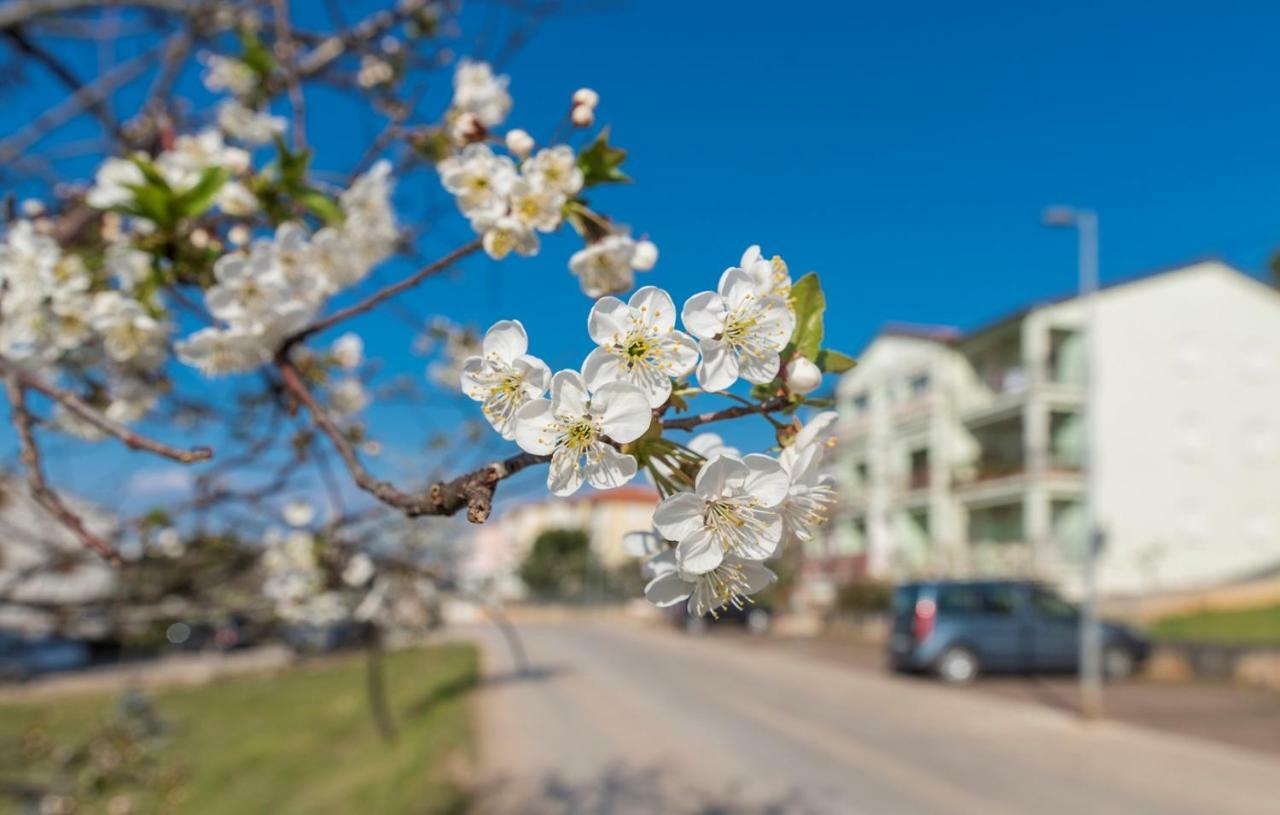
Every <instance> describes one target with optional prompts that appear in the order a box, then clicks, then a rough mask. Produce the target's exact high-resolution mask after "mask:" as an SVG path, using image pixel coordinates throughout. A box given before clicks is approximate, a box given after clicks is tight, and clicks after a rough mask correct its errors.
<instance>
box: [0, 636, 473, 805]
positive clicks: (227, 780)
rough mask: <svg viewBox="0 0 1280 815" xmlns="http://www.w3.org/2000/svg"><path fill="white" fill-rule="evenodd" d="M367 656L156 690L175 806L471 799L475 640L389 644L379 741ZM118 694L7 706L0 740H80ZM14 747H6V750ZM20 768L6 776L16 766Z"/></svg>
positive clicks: (1, 714) (162, 755)
mask: <svg viewBox="0 0 1280 815" xmlns="http://www.w3.org/2000/svg"><path fill="white" fill-rule="evenodd" d="M364 668H365V663H364V659H363V655H361V654H352V655H350V656H343V657H339V658H336V659H332V660H324V661H322V662H317V663H313V664H310V665H303V666H300V667H296V668H291V669H289V670H287V671H284V672H281V673H279V674H276V675H269V676H251V677H239V678H233V679H227V680H223V681H220V682H217V683H215V684H210V685H206V686H203V687H196V688H183V689H173V690H166V691H161V692H159V693H157V694H156V695H155V697H154V701H155V707H156V710H157V712H158V714H159V716H160V718H161V719H162V720H163V722H164V723H165V724H166V725H167V726H168V727H169V728H170V731H169V735H168V737H167V740H166V742H165V743H164V744H163V746H162V747H161V749H160V751H159V753H158V760H159V763H160V764H161V765H163V766H164V768H165V771H166V772H170V771H175V772H177V773H178V774H180V777H181V781H180V786H179V796H180V797H179V803H178V805H177V807H176V811H179V812H182V813H196V814H197V815H198V814H199V813H219V815H221V813H257V812H264V813H265V812H270V813H273V814H274V815H289V813H330V812H332V813H368V814H369V815H373V814H374V813H378V814H379V815H381V814H382V813H389V814H395V813H415V815H416V814H417V813H442V812H461V811H464V810H465V808H466V797H465V793H464V792H463V791H462V789H461V788H460V787H459V786H458V784H457V781H456V779H454V778H451V777H450V773H449V772H448V769H447V766H446V765H448V764H449V763H450V762H451V761H454V760H457V759H458V758H459V757H461V756H465V755H466V754H469V753H470V751H471V750H472V746H473V745H472V732H471V720H470V712H469V708H468V703H467V700H466V695H467V691H468V690H469V689H470V688H471V687H472V686H474V684H475V682H476V679H477V672H478V659H477V655H476V652H475V650H474V649H473V648H471V647H469V646H463V645H448V646H440V647H432V648H424V649H416V650H409V651H399V652H395V653H391V654H388V655H387V656H386V665H385V674H386V677H387V691H388V696H389V699H390V706H391V708H392V711H393V714H394V716H395V719H396V723H397V726H398V728H399V738H398V739H397V741H396V743H395V744H393V745H388V744H385V743H384V742H383V741H382V740H381V739H380V737H379V736H378V733H377V731H376V729H375V727H374V724H373V721H372V720H371V718H370V716H369V712H368V701H367V698H366V696H365V693H364V688H365V684H364ZM115 705H116V697H114V696H98V697H74V698H70V699H60V700H41V701H39V702H31V703H22V704H14V703H6V704H0V744H2V743H3V742H5V741H10V742H13V741H14V740H18V739H22V738H24V737H30V735H31V734H32V733H33V732H40V731H43V733H45V734H47V735H48V736H49V737H50V738H52V739H53V740H54V741H55V743H59V744H61V743H70V742H72V741H74V740H75V739H76V737H77V736H79V737H80V738H83V737H84V734H86V733H88V732H91V731H93V730H94V729H95V728H96V727H98V726H100V724H101V723H102V722H103V721H104V720H105V719H106V718H107V717H108V716H110V715H111V713H112V711H113V710H114V709H115ZM14 749H15V746H14V744H12V743H11V744H10V745H7V746H3V749H0V756H3V755H10V756H12V755H14V753H13V752H12V750H14ZM0 763H2V762H0ZM10 769H11V768H6V769H5V771H4V772H3V775H4V776H6V777H11V772H10ZM141 795H142V797H141V799H140V800H139V802H140V803H143V804H144V806H143V807H140V808H138V809H136V810H135V811H139V812H149V811H166V809H167V808H165V807H162V806H159V805H158V804H157V802H156V800H155V793H154V792H153V791H143V792H142V793H141ZM148 796H150V797H148ZM6 805H8V802H0V808H2V807H3V806H6ZM101 806H102V802H101V801H98V802H95V805H94V806H92V807H90V808H89V809H88V810H87V811H102V810H101ZM0 811H2V810H0Z"/></svg>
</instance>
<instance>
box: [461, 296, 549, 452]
mask: <svg viewBox="0 0 1280 815" xmlns="http://www.w3.org/2000/svg"><path fill="white" fill-rule="evenodd" d="M482 348H483V354H482V355H481V356H474V357H469V358H468V359H467V360H466V361H465V362H464V363H463V364H462V375H461V384H462V392H463V393H465V394H466V395H467V396H469V397H471V398H472V399H474V400H476V401H477V402H480V403H482V408H481V409H482V411H483V412H484V417H485V419H487V420H488V421H489V424H491V425H492V426H493V429H494V430H497V431H498V432H499V433H500V434H502V437H503V438H504V439H513V438H515V433H516V430H515V424H514V419H515V416H516V413H517V411H519V410H520V408H522V407H524V405H525V404H526V403H528V402H529V400H531V399H537V398H538V397H540V396H542V395H543V394H544V393H546V392H547V388H548V387H549V386H550V385H551V369H550V368H548V367H547V364H546V363H545V362H543V361H542V360H540V359H538V358H537V357H535V356H530V355H529V354H527V353H526V352H527V351H528V350H529V335H528V334H526V333H525V330H524V326H523V325H521V323H520V321H519V320H501V321H499V322H497V323H494V324H493V326H492V327H491V328H490V329H489V330H488V331H487V332H485V335H484V344H483V347H482Z"/></svg>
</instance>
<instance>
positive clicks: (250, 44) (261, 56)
mask: <svg viewBox="0 0 1280 815" xmlns="http://www.w3.org/2000/svg"><path fill="white" fill-rule="evenodd" d="M240 45H241V47H242V48H243V49H244V51H243V52H242V53H241V54H240V61H241V62H243V63H244V64H245V65H248V66H249V67H250V68H251V69H253V72H254V73H255V74H257V75H258V76H260V77H263V78H266V77H267V76H270V74H271V72H272V71H274V70H275V67H276V61H275V57H273V56H271V50H270V49H268V48H267V47H266V46H265V45H263V44H262V40H260V39H258V35H257V34H255V33H254V31H253V30H252V29H250V28H244V29H241V31H240Z"/></svg>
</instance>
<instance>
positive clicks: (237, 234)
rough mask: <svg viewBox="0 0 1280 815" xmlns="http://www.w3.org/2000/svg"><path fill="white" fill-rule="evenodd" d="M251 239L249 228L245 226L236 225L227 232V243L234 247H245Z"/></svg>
mask: <svg viewBox="0 0 1280 815" xmlns="http://www.w3.org/2000/svg"><path fill="white" fill-rule="evenodd" d="M251 238H252V234H251V233H250V232H249V227H247V226H245V225H244V224H236V225H235V226H233V227H231V228H230V229H228V230H227V241H228V242H229V243H230V244H231V245H232V246H244V245H245V244H246V243H248V242H249V240H250V239H251Z"/></svg>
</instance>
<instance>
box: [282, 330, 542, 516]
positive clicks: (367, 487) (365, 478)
mask: <svg viewBox="0 0 1280 815" xmlns="http://www.w3.org/2000/svg"><path fill="white" fill-rule="evenodd" d="M276 366H277V367H278V368H279V369H280V379H281V382H282V383H283V385H284V388H285V390H286V391H288V392H289V393H290V394H292V395H293V397H294V398H295V399H297V400H298V402H299V403H300V404H301V405H302V406H303V407H305V408H306V409H307V411H308V412H309V413H310V414H311V420H312V422H314V423H315V425H316V427H318V428H319V429H320V431H321V432H322V433H324V434H325V435H326V436H328V437H329V441H331V442H332V443H333V446H334V448H335V449H336V450H337V451H338V455H339V457H340V458H341V459H342V461H343V463H344V464H346V466H347V470H348V471H349V472H350V473H351V478H352V479H353V480H354V481H355V482H356V486H358V487H359V488H360V489H362V490H364V491H365V492H367V493H369V494H370V495H372V496H373V497H374V498H377V499H378V500H379V501H381V502H382V503H384V504H387V505H388V506H392V507H395V508H396V509H398V510H400V511H401V512H403V513H404V514H405V515H407V516H409V517H411V518H413V517H418V516H422V515H455V514H457V513H458V512H460V511H461V510H462V509H464V508H465V509H466V510H467V520H469V521H471V522H472V523H477V524H479V523H484V522H485V521H486V520H488V518H489V513H490V512H492V511H493V493H494V491H495V490H496V489H497V486H498V482H499V481H502V480H503V479H505V478H509V477H511V476H513V475H515V474H516V473H518V472H520V471H521V470H523V469H525V468H526V467H530V466H532V465H534V464H541V463H543V462H546V461H549V460H550V458H551V457H550V456H535V455H533V454H531V453H520V454H519V455H515V456H511V457H510V458H507V459H504V460H503V461H494V462H491V463H489V464H486V465H484V466H483V467H480V468H479V469H477V470H473V471H471V472H469V473H466V474H465V475H460V476H458V477H457V478H455V479H453V480H452V481H437V482H436V483H435V484H432V485H431V487H430V489H428V490H427V491H426V492H423V493H421V494H418V495H414V494H412V493H408V492H404V491H402V490H400V489H399V488H397V487H396V486H395V485H394V484H392V483H391V482H389V481H382V480H380V479H378V478H377V477H375V476H374V475H373V474H372V473H370V472H369V471H368V470H367V469H365V466H364V463H363V462H361V461H360V455H359V454H358V453H357V452H356V449H355V446H354V445H353V444H352V443H351V440H350V439H348V438H347V436H346V434H344V433H343V432H342V428H340V427H338V425H337V424H336V423H335V422H334V421H333V419H332V417H331V416H330V415H329V412H328V410H326V409H325V407H324V406H323V405H321V404H320V402H319V401H318V400H317V399H316V397H315V395H314V394H313V393H312V392H311V390H310V389H309V388H308V387H307V385H306V383H305V382H303V380H302V375H301V374H300V373H299V372H298V369H297V368H296V367H295V366H294V364H293V363H292V362H290V361H289V360H288V358H287V357H286V356H284V354H281V355H279V356H277V357H276Z"/></svg>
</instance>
